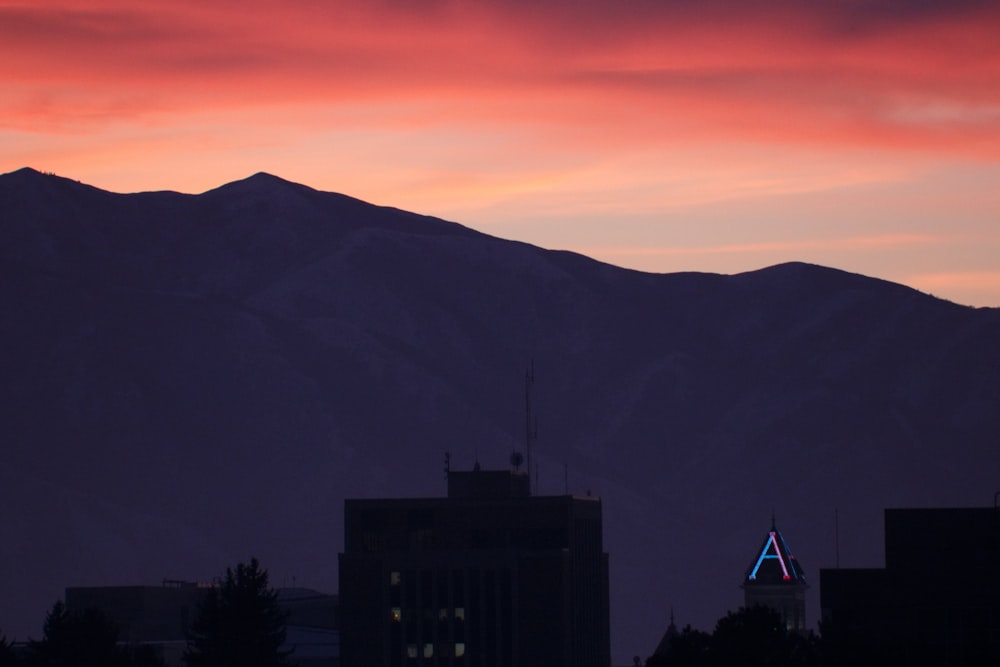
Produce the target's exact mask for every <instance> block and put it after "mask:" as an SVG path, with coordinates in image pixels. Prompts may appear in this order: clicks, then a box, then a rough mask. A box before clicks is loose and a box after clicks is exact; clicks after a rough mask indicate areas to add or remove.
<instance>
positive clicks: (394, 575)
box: [389, 572, 399, 586]
mask: <svg viewBox="0 0 1000 667" xmlns="http://www.w3.org/2000/svg"><path fill="white" fill-rule="evenodd" d="M389 585H390V586H399V572H390V573H389Z"/></svg>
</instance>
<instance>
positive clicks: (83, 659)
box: [28, 601, 126, 667]
mask: <svg viewBox="0 0 1000 667" xmlns="http://www.w3.org/2000/svg"><path fill="white" fill-rule="evenodd" d="M117 642H118V630H117V629H116V628H115V626H114V623H112V622H111V620H110V619H108V617H107V616H105V615H104V614H103V613H102V612H100V611H99V610H97V609H85V610H83V611H82V612H79V613H71V612H70V611H69V610H68V609H66V605H65V604H63V603H62V601H59V602H56V603H55V604H54V605H53V606H52V610H51V611H49V613H48V614H47V615H46V617H45V624H44V626H43V627H42V639H41V640H40V641H32V642H30V645H29V646H30V651H29V658H28V664H30V665H38V666H39V667H64V666H65V667H70V666H72V667H109V666H111V667H115V666H118V665H123V664H126V656H125V655H124V654H123V652H122V651H120V650H119V649H118V645H117Z"/></svg>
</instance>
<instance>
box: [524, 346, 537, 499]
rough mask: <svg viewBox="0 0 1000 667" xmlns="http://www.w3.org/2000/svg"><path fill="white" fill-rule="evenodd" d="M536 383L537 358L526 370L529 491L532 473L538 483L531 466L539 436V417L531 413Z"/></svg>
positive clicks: (525, 418)
mask: <svg viewBox="0 0 1000 667" xmlns="http://www.w3.org/2000/svg"><path fill="white" fill-rule="evenodd" d="M533 384H535V360H534V359H532V360H531V361H530V362H529V364H528V369H527V370H526V371H525V372H524V447H525V450H526V452H527V459H528V461H527V463H528V466H527V467H528V492H529V493H531V475H532V474H535V475H536V480H535V483H536V485H537V482H538V480H537V475H538V472H537V471H536V470H535V469H534V468H532V467H531V443H532V442H534V441H535V440H536V439H537V438H538V419H537V418H536V417H535V416H534V415H533V414H532V413H531V387H532V385H533Z"/></svg>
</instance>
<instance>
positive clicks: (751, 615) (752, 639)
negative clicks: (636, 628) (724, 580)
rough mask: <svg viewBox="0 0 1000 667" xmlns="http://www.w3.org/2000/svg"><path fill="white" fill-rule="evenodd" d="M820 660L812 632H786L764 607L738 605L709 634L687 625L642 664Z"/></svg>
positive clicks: (730, 665) (801, 666) (800, 664)
mask: <svg viewBox="0 0 1000 667" xmlns="http://www.w3.org/2000/svg"><path fill="white" fill-rule="evenodd" d="M820 664H821V653H820V647H819V644H818V642H817V640H816V638H815V636H814V635H812V634H811V633H810V634H807V635H802V634H799V633H795V632H789V631H787V630H786V629H785V626H784V624H783V623H782V622H781V615H780V614H778V612H776V611H774V610H772V609H768V608H767V607H759V606H758V607H750V608H741V609H740V610H739V611H735V612H729V613H728V614H726V615H725V616H724V617H723V618H720V619H719V621H718V622H717V623H716V624H715V632H713V633H712V634H711V635H709V634H707V633H704V632H701V631H699V630H692V629H691V626H687V627H685V628H684V630H683V631H682V632H680V633H678V634H677V635H676V636H675V637H673V638H672V639H671V640H670V642H669V644H668V645H667V646H666V649H665V650H664V651H663V652H661V653H658V654H656V655H653V656H651V657H650V658H649V659H648V660H647V661H646V667H772V666H773V667H812V666H813V665H820Z"/></svg>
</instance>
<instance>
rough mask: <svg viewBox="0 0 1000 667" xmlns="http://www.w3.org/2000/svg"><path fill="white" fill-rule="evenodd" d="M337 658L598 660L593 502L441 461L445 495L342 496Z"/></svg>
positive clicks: (401, 663) (600, 578)
mask: <svg viewBox="0 0 1000 667" xmlns="http://www.w3.org/2000/svg"><path fill="white" fill-rule="evenodd" d="M344 514H345V547H344V553H342V554H340V602H341V660H342V664H343V665H345V667H362V666H364V667H375V666H377V667H407V666H411V665H412V666H416V665H421V666H423V665H437V666H452V667H459V666H461V667H464V666H469V667H473V666H475V667H536V666H537V667H542V666H544V667H559V666H564V667H608V665H609V664H610V645H609V624H608V556H607V554H606V553H605V552H604V549H603V538H602V526H601V501H600V500H599V499H598V498H592V497H589V496H588V497H574V496H568V495H567V496H532V495H531V494H530V492H529V482H528V475H527V474H525V473H523V472H514V471H484V470H479V469H478V467H477V469H476V470H473V471H468V472H457V471H450V472H449V474H448V496H447V497H446V498H410V499H380V500H347V501H346V502H345V506H344Z"/></svg>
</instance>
